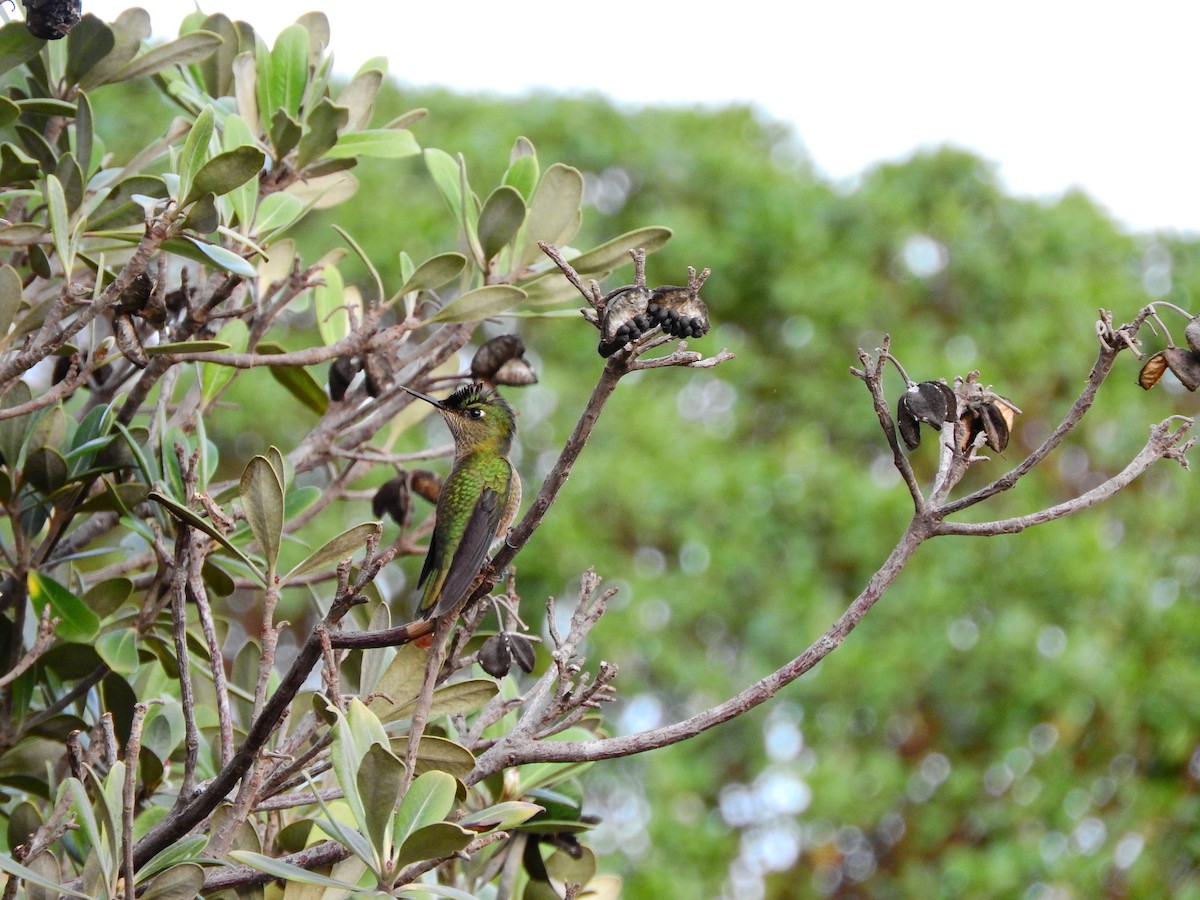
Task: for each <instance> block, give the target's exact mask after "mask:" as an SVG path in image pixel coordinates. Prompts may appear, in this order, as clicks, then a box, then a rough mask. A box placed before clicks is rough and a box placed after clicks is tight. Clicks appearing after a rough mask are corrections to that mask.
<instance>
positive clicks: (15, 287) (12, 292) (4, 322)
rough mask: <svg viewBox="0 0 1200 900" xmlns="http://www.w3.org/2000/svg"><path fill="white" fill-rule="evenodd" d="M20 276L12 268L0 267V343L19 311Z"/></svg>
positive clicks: (7, 266)
mask: <svg viewBox="0 0 1200 900" xmlns="http://www.w3.org/2000/svg"><path fill="white" fill-rule="evenodd" d="M22 295H23V293H22V287H21V276H20V275H18V274H17V270H16V269H14V268H13V267H12V266H9V265H4V266H0V343H2V342H3V338H4V336H5V335H7V334H8V327H9V326H10V325H12V323H13V320H14V319H16V317H17V313H18V312H19V311H20V309H21V297H22Z"/></svg>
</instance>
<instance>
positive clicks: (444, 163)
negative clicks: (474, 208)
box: [424, 147, 463, 222]
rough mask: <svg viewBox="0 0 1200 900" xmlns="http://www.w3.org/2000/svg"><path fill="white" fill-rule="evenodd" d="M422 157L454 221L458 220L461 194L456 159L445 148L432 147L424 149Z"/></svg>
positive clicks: (461, 206)
mask: <svg viewBox="0 0 1200 900" xmlns="http://www.w3.org/2000/svg"><path fill="white" fill-rule="evenodd" d="M424 158H425V168H427V169H428V170H429V174H430V176H431V177H432V178H433V183H434V184H435V185H436V186H437V189H438V190H439V191H440V192H441V195H442V199H443V200H445V201H446V205H447V206H448V207H450V212H451V214H452V215H453V216H454V221H455V222H458V221H460V220H461V218H462V212H463V195H462V178H461V176H460V174H459V168H458V160H456V159H455V158H454V157H453V156H451V155H450V154H449V153H447V152H446V151H445V150H437V149H435V148H432V147H431V148H429V149H428V150H426V151H425V153H424Z"/></svg>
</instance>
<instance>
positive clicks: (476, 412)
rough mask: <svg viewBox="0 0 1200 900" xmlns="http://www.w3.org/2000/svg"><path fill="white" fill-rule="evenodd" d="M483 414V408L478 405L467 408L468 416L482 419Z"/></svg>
mask: <svg viewBox="0 0 1200 900" xmlns="http://www.w3.org/2000/svg"><path fill="white" fill-rule="evenodd" d="M483 415H484V413H483V410H482V409H480V408H479V407H478V406H473V407H471V408H470V409H468V410H467V416H468V417H469V418H472V419H482V418H483Z"/></svg>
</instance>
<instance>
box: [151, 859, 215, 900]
mask: <svg viewBox="0 0 1200 900" xmlns="http://www.w3.org/2000/svg"><path fill="white" fill-rule="evenodd" d="M203 887H204V869H203V868H201V867H200V866H198V865H196V864H195V863H182V864H180V865H178V866H174V867H172V868H170V869H167V870H166V871H165V872H163V873H162V874H161V875H159V876H157V877H156V878H155V879H154V880H153V881H151V882H150V885H149V886H148V887H147V888H146V892H145V893H144V894H138V896H139V897H140V898H141V900H193V898H195V897H197V896H199V894H200V890H201V888H203Z"/></svg>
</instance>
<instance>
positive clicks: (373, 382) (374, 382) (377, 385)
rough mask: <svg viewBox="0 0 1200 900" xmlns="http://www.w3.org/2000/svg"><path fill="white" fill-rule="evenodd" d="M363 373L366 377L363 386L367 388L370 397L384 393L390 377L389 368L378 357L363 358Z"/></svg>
mask: <svg viewBox="0 0 1200 900" xmlns="http://www.w3.org/2000/svg"><path fill="white" fill-rule="evenodd" d="M363 375H364V376H365V379H366V380H365V381H364V382H363V387H364V388H366V391H367V396H368V397H378V396H379V395H380V394H382V393H383V390H384V388H386V387H387V384H388V380H389V379H388V374H387V370H386V369H385V368H384V366H383V363H382V362H380V361H379V359H378V358H377V357H374V356H368V357H367V358H366V359H364V360H363Z"/></svg>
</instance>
